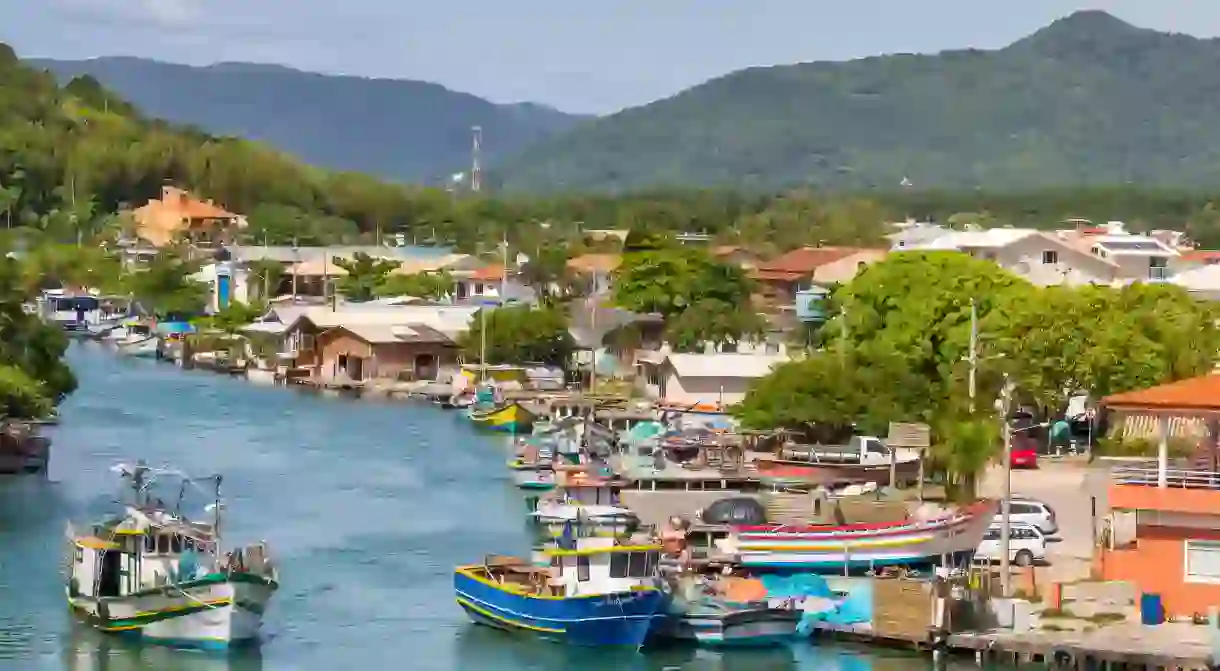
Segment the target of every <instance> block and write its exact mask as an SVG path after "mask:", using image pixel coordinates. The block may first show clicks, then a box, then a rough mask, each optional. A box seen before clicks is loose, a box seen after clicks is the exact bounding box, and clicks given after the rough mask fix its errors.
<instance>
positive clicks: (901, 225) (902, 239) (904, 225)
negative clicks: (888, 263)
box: [885, 220, 953, 252]
mask: <svg viewBox="0 0 1220 671" xmlns="http://www.w3.org/2000/svg"><path fill="white" fill-rule="evenodd" d="M890 226H891V227H892V228H893V229H894V232H893V233H890V234H888V235H886V236H885V239H886V240H889V241H890V251H895V252H896V251H901V250H904V249H910V248H913V247H920V246H922V245H926V244H927V243H929V242H931V241H933V240H935V239H937V238H939V237H941V236H944V235H947V234H949V233H952V232H953V229H950V228H946V227H944V226H941V225H940V224H937V223H933V222H930V221H915V220H908V221H904V222H898V223H893V224H890Z"/></svg>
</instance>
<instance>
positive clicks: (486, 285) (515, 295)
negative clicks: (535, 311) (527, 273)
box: [452, 264, 537, 303]
mask: <svg viewBox="0 0 1220 671" xmlns="http://www.w3.org/2000/svg"><path fill="white" fill-rule="evenodd" d="M452 275H453V276H454V278H455V280H456V284H457V286H456V287H455V290H454V295H455V297H456V298H457V300H459V301H464V300H471V301H475V302H480V301H488V300H491V301H495V302H501V301H502V302H505V303H533V302H534V301H535V300H537V296H535V295H534V290H533V289H532V288H531V287H529V286H526V285H525V284H524V283H523V282H521V280H520V279H519V278H518V276H517V273H515V272H513V271H512V270H509V269H506V268H505V267H504V266H503V265H500V264H491V265H483V266H480V267H477V268H475V269H473V270H459V271H452ZM502 294H503V295H502Z"/></svg>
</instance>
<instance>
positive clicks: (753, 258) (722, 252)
mask: <svg viewBox="0 0 1220 671" xmlns="http://www.w3.org/2000/svg"><path fill="white" fill-rule="evenodd" d="M712 256H713V257H715V258H716V260H717V261H720V262H721V263H727V264H729V265H732V266H737V267H738V268H741V269H743V270H753V269H755V268H757V267H758V264H760V263H762V261H763V259H762V257H761V256H759V255H758V254H755V253H754V252H752V251H750V250H748V249H746V248H745V247H741V246H738V245H719V246H716V247H713V248H712Z"/></svg>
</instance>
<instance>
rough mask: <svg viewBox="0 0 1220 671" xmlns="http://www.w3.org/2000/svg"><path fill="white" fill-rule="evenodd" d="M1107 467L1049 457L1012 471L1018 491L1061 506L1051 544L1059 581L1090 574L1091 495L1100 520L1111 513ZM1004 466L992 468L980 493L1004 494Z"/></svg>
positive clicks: (1049, 554) (1052, 573)
mask: <svg viewBox="0 0 1220 671" xmlns="http://www.w3.org/2000/svg"><path fill="white" fill-rule="evenodd" d="M1107 480H1108V473H1107V471H1106V469H1104V468H1099V467H1089V466H1084V465H1080V464H1069V463H1064V462H1047V461H1044V462H1043V463H1042V464H1041V466H1040V467H1039V468H1037V469H1029V470H1017V471H1013V473H1012V491H1013V494H1014V495H1021V496H1027V497H1029V498H1033V499H1037V500H1039V501H1042V502H1043V503H1046V504H1047V505H1049V506H1050V507H1051V508H1054V509H1055V517H1056V519H1057V521H1058V522H1059V534H1058V537H1059V538H1058V539H1057V540H1055V541H1054V542H1052V543H1051V544H1050V545H1049V546H1048V548H1047V559H1048V562H1049V564H1050V567H1049V569H1048V571H1047V574H1048V575H1049V577H1050V578H1051V579H1053V580H1076V579H1080V578H1084V577H1087V576H1088V571H1089V562H1090V560H1091V558H1092V553H1093V535H1092V528H1093V516H1092V506H1091V501H1090V498H1091V497H1095V498H1096V500H1097V520H1098V525H1100V523H1101V520H1102V519H1104V518H1105V516H1106V515H1107V514H1108V513H1109V510H1110V509H1109V504H1108V501H1107V499H1106V483H1107ZM1003 483H1004V480H1003V469H1000V468H998V467H997V468H992V469H989V470H988V471H987V473H986V475H985V476H984V478H983V482H982V484H981V486H980V488H979V493H980V494H981V495H983V496H991V497H996V498H999V497H1000V496H1002V493H1003V486H1004V484H1003Z"/></svg>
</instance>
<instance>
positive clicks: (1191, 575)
mask: <svg viewBox="0 0 1220 671" xmlns="http://www.w3.org/2000/svg"><path fill="white" fill-rule="evenodd" d="M1185 544H1186V551H1185V555H1186V566H1185V570H1184V573H1185V575H1184V576H1183V580H1184V582H1195V583H1212V584H1220V541H1194V540H1188V541H1186V542H1185Z"/></svg>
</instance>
